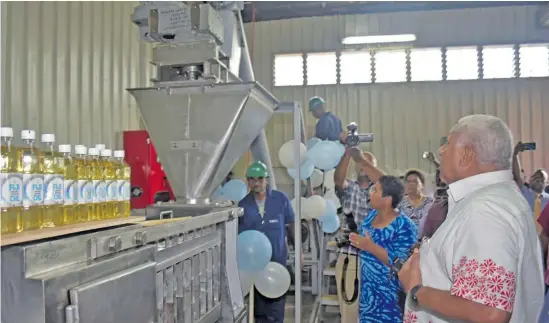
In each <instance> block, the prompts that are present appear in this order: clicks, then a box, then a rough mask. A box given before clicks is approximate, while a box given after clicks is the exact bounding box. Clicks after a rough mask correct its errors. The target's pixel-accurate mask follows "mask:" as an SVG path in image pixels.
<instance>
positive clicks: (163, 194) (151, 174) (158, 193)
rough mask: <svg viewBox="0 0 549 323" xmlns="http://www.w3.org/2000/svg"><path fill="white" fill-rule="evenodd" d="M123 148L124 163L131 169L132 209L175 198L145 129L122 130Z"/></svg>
mask: <svg viewBox="0 0 549 323" xmlns="http://www.w3.org/2000/svg"><path fill="white" fill-rule="evenodd" d="M124 150H125V152H126V158H125V159H126V163H128V165H129V166H130V167H131V169H132V177H131V187H132V199H131V207H132V209H144V208H146V207H147V206H149V205H151V204H154V203H156V202H158V201H163V202H166V201H168V200H175V197H174V195H173V192H172V189H171V187H170V184H169V182H168V179H167V178H166V174H165V173H164V170H163V169H162V165H161V164H160V163H159V162H158V159H157V155H156V150H155V149H154V146H153V144H152V141H151V140H150V138H149V134H148V133H147V131H145V130H137V131H124Z"/></svg>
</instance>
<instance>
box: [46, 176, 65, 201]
mask: <svg viewBox="0 0 549 323" xmlns="http://www.w3.org/2000/svg"><path fill="white" fill-rule="evenodd" d="M63 186H64V181H63V175H61V174H45V175H44V204H45V205H54V204H63V200H64V199H65V197H64V192H65V190H64V189H63Z"/></svg>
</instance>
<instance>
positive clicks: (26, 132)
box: [21, 130, 36, 140]
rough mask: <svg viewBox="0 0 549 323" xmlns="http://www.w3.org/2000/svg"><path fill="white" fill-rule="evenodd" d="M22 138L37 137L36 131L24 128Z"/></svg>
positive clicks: (31, 138)
mask: <svg viewBox="0 0 549 323" xmlns="http://www.w3.org/2000/svg"><path fill="white" fill-rule="evenodd" d="M21 139H23V140H34V139H36V133H35V132H34V130H22V131H21Z"/></svg>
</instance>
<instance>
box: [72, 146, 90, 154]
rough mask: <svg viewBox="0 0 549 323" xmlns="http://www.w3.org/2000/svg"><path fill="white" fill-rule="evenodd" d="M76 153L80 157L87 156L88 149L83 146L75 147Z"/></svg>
mask: <svg viewBox="0 0 549 323" xmlns="http://www.w3.org/2000/svg"><path fill="white" fill-rule="evenodd" d="M74 152H75V153H76V154H78V155H85V154H86V152H87V148H86V146H83V145H76V146H74Z"/></svg>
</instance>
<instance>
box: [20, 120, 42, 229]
mask: <svg viewBox="0 0 549 323" xmlns="http://www.w3.org/2000/svg"><path fill="white" fill-rule="evenodd" d="M21 139H22V140H23V142H24V144H23V147H22V148H21V149H20V150H19V159H20V160H21V163H20V166H21V167H20V169H19V171H20V173H21V174H23V209H22V211H21V222H22V224H23V231H28V230H36V229H40V228H41V227H42V218H43V214H44V169H43V164H42V163H41V159H40V156H39V151H38V149H37V148H35V147H34V140H35V139H36V133H35V132H34V130H23V131H21Z"/></svg>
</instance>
